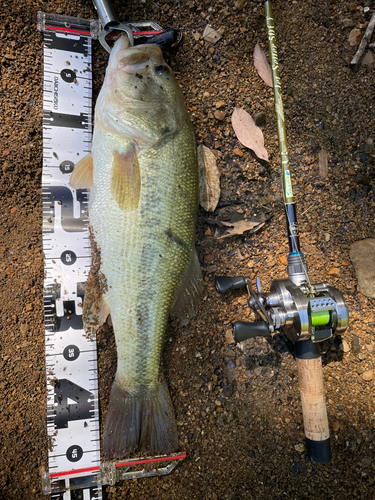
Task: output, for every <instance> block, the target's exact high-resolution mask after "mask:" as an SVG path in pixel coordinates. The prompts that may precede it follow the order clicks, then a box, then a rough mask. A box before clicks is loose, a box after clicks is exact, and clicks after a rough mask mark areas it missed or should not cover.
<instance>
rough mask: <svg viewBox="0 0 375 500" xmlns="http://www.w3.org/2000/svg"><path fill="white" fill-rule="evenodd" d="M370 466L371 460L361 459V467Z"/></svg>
mask: <svg viewBox="0 0 375 500" xmlns="http://www.w3.org/2000/svg"><path fill="white" fill-rule="evenodd" d="M370 465H371V460H370V459H369V458H362V466H363V467H369V466H370Z"/></svg>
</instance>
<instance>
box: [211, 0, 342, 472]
mask: <svg viewBox="0 0 375 500" xmlns="http://www.w3.org/2000/svg"><path fill="white" fill-rule="evenodd" d="M263 3H264V9H265V16H266V23H267V34H268V45H269V53H270V61H271V71H272V82H273V91H274V99H275V110H276V119H277V131H278V137H279V148H280V156H281V172H282V176H281V177H282V190H283V198H284V208H285V216H286V222H287V234H288V243H289V254H288V265H287V274H288V278H287V279H282V280H274V281H273V282H272V283H271V287H270V292H269V293H262V292H261V288H260V282H259V279H258V278H257V292H256V291H254V290H253V288H252V286H251V283H250V280H249V279H248V278H244V277H243V276H239V277H227V276H218V277H216V279H215V285H216V289H217V291H218V292H219V293H227V292H229V291H231V290H234V289H240V288H246V289H247V291H248V294H249V298H248V305H249V307H250V308H251V309H252V310H253V311H254V313H255V316H256V320H257V321H255V322H252V323H250V322H245V321H236V322H235V323H234V325H233V330H234V340H235V342H242V341H244V340H246V339H249V338H254V337H258V336H263V337H267V336H270V335H272V334H273V333H275V332H276V331H277V330H279V329H281V330H282V331H283V332H284V334H285V335H286V337H287V338H288V339H289V340H291V341H292V342H293V343H294V346H295V357H296V362H297V370H298V377H299V385H300V393H301V402H302V413H303V421H304V429H305V437H306V449H307V454H308V456H309V458H310V459H311V460H312V461H313V462H316V463H327V462H329V461H330V460H331V444H330V437H329V424H328V416H327V408H326V403H325V397H324V387H323V371H322V360H321V355H320V348H319V343H320V342H323V341H324V340H327V339H329V338H331V337H332V336H333V335H335V334H336V335H337V334H342V333H343V332H345V330H346V328H347V326H348V321H349V313H348V307H347V305H346V303H345V299H344V297H343V295H342V294H341V293H340V292H339V291H338V290H337V289H336V288H334V287H333V286H331V285H329V284H328V283H326V282H323V283H317V284H312V283H311V281H310V279H309V276H308V268H307V264H306V261H305V256H304V254H303V253H302V251H301V247H300V241H299V232H298V224H297V211H296V202H295V200H294V196H293V189H292V182H291V174H290V168H289V158H288V148H287V141H286V130H285V119H284V109H283V103H282V94H281V82H280V74H279V63H278V57H277V47H276V37H275V27H274V21H273V13H272V4H271V1H270V0H264V2H263Z"/></svg>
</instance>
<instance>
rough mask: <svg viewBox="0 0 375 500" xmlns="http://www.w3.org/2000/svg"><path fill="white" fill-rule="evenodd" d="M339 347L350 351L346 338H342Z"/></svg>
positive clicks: (344, 350)
mask: <svg viewBox="0 0 375 500" xmlns="http://www.w3.org/2000/svg"><path fill="white" fill-rule="evenodd" d="M340 349H341V350H342V351H343V352H349V351H350V347H349V345H348V343H347V341H346V340H343V341H342V342H341V344H340Z"/></svg>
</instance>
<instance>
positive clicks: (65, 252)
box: [38, 12, 102, 500]
mask: <svg viewBox="0 0 375 500" xmlns="http://www.w3.org/2000/svg"><path fill="white" fill-rule="evenodd" d="M90 24H92V21H87V20H84V19H76V18H67V17H66V16H57V15H51V14H45V13H41V12H40V13H38V29H39V30H40V31H43V32H44V96H43V98H44V99H43V100H44V105H43V174H42V193H43V249H44V256H45V280H44V312H45V349H46V369H47V432H48V436H49V440H50V450H49V454H48V462H49V466H48V468H49V471H48V473H44V474H43V478H42V483H43V484H42V486H43V492H44V493H45V494H49V493H51V494H52V498H53V499H63V500H70V499H73V498H75V497H74V496H71V491H70V490H74V489H76V488H81V489H82V488H84V489H83V496H82V497H81V498H83V500H89V499H90V500H92V499H101V498H102V496H101V487H100V486H98V484H97V471H98V469H99V468H100V433H99V404H98V370H97V351H96V339H95V338H90V339H89V338H87V337H86V336H85V332H84V330H83V323H82V301H83V296H84V283H85V281H86V279H87V276H88V272H89V269H90V264H91V253H90V240H89V232H88V219H87V204H88V193H87V191H86V190H80V189H78V190H74V189H72V188H70V187H69V184H68V183H69V177H70V174H71V172H72V171H73V168H74V165H75V164H76V163H77V161H78V160H80V159H81V158H82V157H83V156H85V155H86V154H88V153H89V152H90V150H91V134H92V123H91V108H92V68H91V36H90ZM64 490H68V491H65V492H64Z"/></svg>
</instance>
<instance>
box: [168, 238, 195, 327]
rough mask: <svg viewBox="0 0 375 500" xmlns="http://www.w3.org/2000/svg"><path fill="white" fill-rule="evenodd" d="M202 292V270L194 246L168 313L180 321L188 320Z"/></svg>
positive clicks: (192, 314)
mask: <svg viewBox="0 0 375 500" xmlns="http://www.w3.org/2000/svg"><path fill="white" fill-rule="evenodd" d="M202 292H203V279H202V272H201V268H200V264H199V260H198V255H197V252H196V250H195V248H194V249H193V251H192V255H191V261H190V265H189V267H188V268H187V270H186V272H185V275H184V277H183V279H182V282H181V285H180V288H179V289H178V290H177V293H176V296H175V299H174V301H173V303H172V306H171V310H170V314H171V316H172V317H174V318H178V319H179V320H180V321H183V320H189V319H191V318H192V317H193V316H195V315H196V313H197V311H198V307H199V303H200V299H201V297H202Z"/></svg>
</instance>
